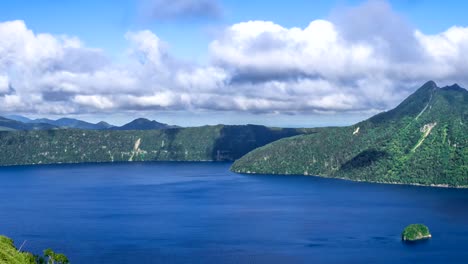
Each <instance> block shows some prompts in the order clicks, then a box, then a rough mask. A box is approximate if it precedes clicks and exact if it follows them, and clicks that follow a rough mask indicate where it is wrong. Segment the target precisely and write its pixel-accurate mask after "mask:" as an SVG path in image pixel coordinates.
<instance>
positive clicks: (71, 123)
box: [0, 115, 176, 131]
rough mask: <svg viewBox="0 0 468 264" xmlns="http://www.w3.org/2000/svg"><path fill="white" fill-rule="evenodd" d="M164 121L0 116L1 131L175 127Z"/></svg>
mask: <svg viewBox="0 0 468 264" xmlns="http://www.w3.org/2000/svg"><path fill="white" fill-rule="evenodd" d="M175 127H176V126H171V125H168V124H164V123H159V122H157V121H155V120H148V119H146V118H138V119H135V120H133V121H131V122H130V123H128V124H125V125H123V126H114V125H111V124H108V123H106V122H104V121H101V122H98V123H96V124H93V123H90V122H86V121H83V120H79V119H74V118H60V119H57V120H52V119H48V118H39V119H30V118H27V117H25V116H21V115H7V116H5V117H0V131H1V130H3V131H14V130H51V129H82V130H153V129H166V128H175Z"/></svg>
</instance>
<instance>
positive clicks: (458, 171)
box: [232, 82, 468, 187]
mask: <svg viewBox="0 0 468 264" xmlns="http://www.w3.org/2000/svg"><path fill="white" fill-rule="evenodd" d="M358 128H359V130H358ZM314 131H315V132H316V133H313V134H308V135H301V136H296V137H292V138H287V139H282V140H279V141H276V142H273V143H271V144H268V145H266V146H263V147H261V148H259V149H256V150H254V151H252V152H250V153H249V154H247V155H246V156H244V157H242V158H241V159H240V160H238V161H236V162H235V163H234V164H233V166H232V170H233V171H236V172H241V173H264V174H306V175H318V176H324V177H334V178H344V179H350V180H358V181H371V182H382V183H404V184H423V185H444V186H463V187H468V148H467V146H468V133H467V132H468V91H466V90H465V89H462V88H459V87H458V86H450V87H445V88H437V87H436V86H435V84H434V83H433V82H428V83H427V84H425V85H424V86H423V87H421V88H420V89H419V90H418V91H416V92H415V93H414V94H413V95H411V96H410V97H408V98H407V99H406V100H405V101H403V102H402V103H401V104H400V105H399V106H398V107H396V108H395V109H393V110H391V111H388V112H384V113H381V114H378V115H376V116H374V117H372V118H370V119H368V120H366V121H363V122H360V123H358V124H356V125H353V126H350V127H341V128H322V129H316V130H314ZM355 132H356V133H355Z"/></svg>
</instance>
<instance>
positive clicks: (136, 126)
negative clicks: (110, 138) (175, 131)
mask: <svg viewBox="0 0 468 264" xmlns="http://www.w3.org/2000/svg"><path fill="white" fill-rule="evenodd" d="M171 127H172V126H170V125H168V124H164V123H159V122H157V121H155V120H149V119H146V118H137V119H135V120H133V121H131V122H130V123H128V124H125V125H123V126H121V127H115V128H113V129H114V130H151V129H165V128H171Z"/></svg>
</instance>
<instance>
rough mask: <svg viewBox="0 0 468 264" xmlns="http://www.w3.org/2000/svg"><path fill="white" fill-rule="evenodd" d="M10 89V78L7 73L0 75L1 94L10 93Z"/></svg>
mask: <svg viewBox="0 0 468 264" xmlns="http://www.w3.org/2000/svg"><path fill="white" fill-rule="evenodd" d="M9 90H10V79H9V78H8V76H6V75H0V94H5V93H8V92H9Z"/></svg>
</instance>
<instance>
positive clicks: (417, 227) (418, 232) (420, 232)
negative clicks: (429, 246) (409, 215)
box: [401, 224, 431, 241]
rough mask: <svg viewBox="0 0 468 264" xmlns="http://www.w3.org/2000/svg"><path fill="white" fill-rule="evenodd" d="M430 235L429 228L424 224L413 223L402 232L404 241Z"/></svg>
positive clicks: (425, 237)
mask: <svg viewBox="0 0 468 264" xmlns="http://www.w3.org/2000/svg"><path fill="white" fill-rule="evenodd" d="M430 237H431V233H430V232H429V228H428V227H427V226H425V225H423V224H411V225H409V226H407V227H406V228H405V230H403V233H402V234H401V239H402V240H404V241H416V240H421V239H427V238H430Z"/></svg>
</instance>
